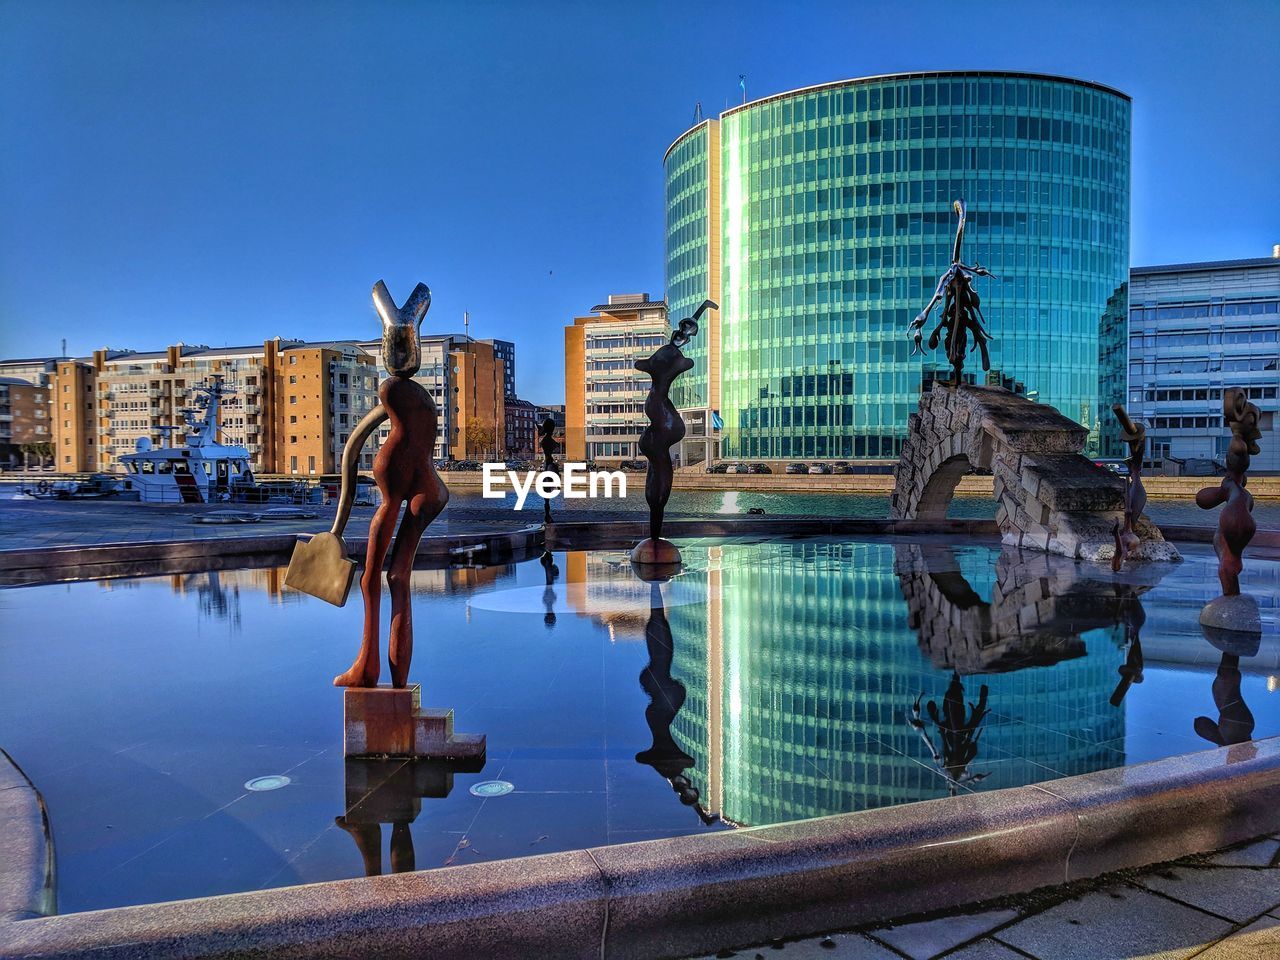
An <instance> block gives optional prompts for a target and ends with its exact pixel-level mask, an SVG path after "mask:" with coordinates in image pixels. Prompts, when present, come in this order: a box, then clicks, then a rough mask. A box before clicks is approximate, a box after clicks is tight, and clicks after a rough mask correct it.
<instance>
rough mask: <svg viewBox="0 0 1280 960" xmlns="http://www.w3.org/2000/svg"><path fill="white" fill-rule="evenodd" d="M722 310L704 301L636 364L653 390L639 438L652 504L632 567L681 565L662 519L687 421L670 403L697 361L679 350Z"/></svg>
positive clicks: (647, 487) (634, 551)
mask: <svg viewBox="0 0 1280 960" xmlns="http://www.w3.org/2000/svg"><path fill="white" fill-rule="evenodd" d="M715 309H719V308H718V307H717V305H716V303H715V302H714V301H712V300H704V301H703V302H702V306H700V307H698V309H697V310H696V311H695V312H694V314H693V316H692V317H686V318H685V319H683V320H681V321H680V325H679V326H678V327H677V328H676V329H675V330H674V331H673V332H672V334H671V339H670V340H669V341H668V342H667V343H664V344H663V345H662V346H660V347H659V348H658V349H657V350H655V351H654V352H653V355H652V356H650V357H648V358H646V359H644V360H637V361H636V369H637V370H639V371H641V372H642V373H647V374H649V377H650V378H651V379H652V381H653V385H652V386H651V387H650V388H649V395H648V396H647V397H646V398H645V401H644V412H645V415H646V416H648V418H649V426H647V427H646V428H645V431H644V433H642V434H640V452H641V453H643V454H644V455H645V457H647V458H648V460H649V473H648V476H646V477H645V481H644V498H645V500H646V501H648V503H649V537H648V539H647V540H642V541H641V542H640V543H638V544H637V545H636V547H635V549H634V550H632V551H631V560H632V562H633V563H658V564H667V563H679V562H680V551H679V550H677V549H676V545H675V544H674V543H671V542H670V541H668V540H663V539H662V515H663V512H664V511H665V510H666V507H667V501H668V500H669V499H671V481H672V477H673V474H674V471H673V469H672V466H671V448H672V447H673V446H674V445H675V444H677V443H679V442H680V441H681V440H682V439H684V420H683V419H682V418H681V417H680V413H679V411H677V410H676V408H675V405H674V404H673V403H672V402H671V397H670V393H671V384H672V383H673V382H674V381H675V379H676V377H678V376H680V374H682V373H684V372H685V371H686V370H690V369H692V368H693V361H692V360H690V359H689V358H688V357H686V356H685V355H684V354H683V353H681V352H680V348H681V347H683V346H684V345H685V344H686V343H688V342H689V341H690V340H691V339H692V338H693V337H694V336H696V335H697V333H698V318H699V317H701V316H702V314H703V313H704V312H705V311H706V310H715Z"/></svg>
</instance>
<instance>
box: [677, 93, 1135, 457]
mask: <svg viewBox="0 0 1280 960" xmlns="http://www.w3.org/2000/svg"><path fill="white" fill-rule="evenodd" d="M715 126H718V127H719V131H718V133H719V139H720V150H719V156H720V167H719V171H718V172H717V171H716V170H715V169H714V164H711V165H708V167H707V173H706V175H705V176H706V180H707V183H706V184H705V187H706V189H704V188H703V185H699V184H696V183H694V182H693V181H694V180H695V179H696V176H697V174H696V173H695V171H696V170H697V169H698V168H697V167H696V165H694V164H693V162H692V160H691V159H690V155H691V154H693V153H696V152H697V149H696V147H695V143H696V141H698V140H699V138H700V137H701V136H702V134H701V133H700V132H698V131H699V130H701V129H704V128H703V127H700V128H695V130H694V131H690V132H689V133H687V134H686V135H685V136H683V137H682V138H681V139H680V140H678V141H677V142H676V144H675V145H674V146H673V147H672V149H671V150H669V151H668V154H667V158H666V170H667V198H668V214H667V284H668V300H669V302H670V305H671V311H672V313H671V315H672V316H673V317H678V316H684V315H687V312H688V311H689V310H691V309H693V308H694V307H696V302H695V300H696V299H698V297H697V294H696V293H694V292H693V291H692V286H693V284H692V283H691V282H690V281H691V278H692V277H693V276H694V272H695V270H696V267H695V266H694V264H695V263H696V261H697V259H698V256H697V255H695V254H693V253H692V252H691V249H690V247H689V243H690V240H689V238H688V237H686V236H685V234H683V233H682V232H681V228H682V227H683V226H684V225H685V224H686V222H687V218H689V217H692V216H693V215H694V214H692V213H691V212H690V211H689V209H688V207H689V206H691V204H690V203H689V198H690V197H692V196H695V195H699V196H700V195H702V194H704V193H705V194H706V195H710V193H711V192H712V188H713V187H714V186H718V189H719V194H720V221H721V230H720V242H719V251H718V252H719V254H720V256H721V271H720V272H721V278H720V279H721V282H720V286H719V294H720V296H719V297H717V298H716V299H718V300H719V302H720V304H721V316H720V326H721V336H720V338H719V344H718V347H719V350H718V352H719V364H718V367H719V374H720V377H721V397H720V409H721V414H722V418H723V422H724V429H723V436H722V442H721V450H720V453H721V455H722V456H725V457H750V458H757V457H758V458H770V457H773V458H789V457H798V458H810V457H817V458H821V457H845V458H855V457H857V458H862V457H866V458H877V457H896V456H897V455H898V452H899V449H900V445H901V442H902V439H903V438H904V436H905V431H906V425H907V417H908V415H909V414H910V413H911V411H912V410H914V408H915V405H916V401H917V399H918V397H919V394H920V391H921V387H922V384H923V383H925V382H926V381H927V380H929V379H931V377H932V376H933V374H934V373H935V372H939V371H943V370H945V369H946V359H945V356H944V355H943V353H942V351H941V349H939V350H938V351H936V352H934V353H932V354H926V355H925V356H924V357H921V356H919V355H917V356H915V357H911V356H909V353H910V347H911V345H910V342H909V340H908V338H907V325H908V324H909V323H910V321H911V319H912V318H913V317H914V316H915V315H916V314H917V313H918V312H919V311H920V309H921V308H922V307H923V306H924V304H925V303H926V302H927V301H928V299H929V297H930V296H931V295H932V292H933V288H934V286H935V284H936V283H937V278H938V276H939V275H940V274H941V273H942V272H943V271H944V270H945V269H946V267H947V265H948V264H949V263H950V258H951V244H952V240H953V237H954V233H955V215H954V213H953V212H952V209H951V203H952V201H953V200H954V199H956V198H958V197H963V198H965V199H966V200H967V201H968V206H969V223H968V227H967V229H966V235H965V245H964V251H963V256H964V258H965V260H966V262H969V263H972V262H974V261H977V262H980V263H982V264H983V265H984V266H987V267H988V268H989V269H990V270H991V271H992V272H993V273H995V274H996V275H997V276H998V277H999V278H1000V279H999V280H998V281H997V280H979V281H978V285H979V286H978V289H979V293H980V295H981V296H982V298H983V310H984V313H985V314H986V318H987V321H988V326H989V329H990V330H991V333H992V334H993V337H994V341H993V343H992V344H991V363H992V370H991V375H990V377H991V380H992V381H993V382H998V383H1003V384H1005V385H1007V386H1010V387H1012V388H1014V389H1021V390H1025V391H1027V392H1028V393H1030V394H1032V395H1033V396H1036V397H1037V398H1038V399H1039V400H1041V401H1042V402H1045V403H1049V404H1052V405H1053V406H1055V407H1057V408H1058V409H1059V410H1060V411H1062V412H1063V413H1064V414H1066V415H1067V416H1070V417H1072V418H1074V419H1076V420H1078V421H1080V422H1082V423H1086V424H1087V425H1088V426H1090V427H1093V426H1094V425H1095V424H1096V423H1097V422H1098V421H1099V420H1100V419H1101V417H1102V415H1103V414H1104V413H1105V412H1106V407H1105V404H1106V403H1110V402H1112V401H1113V399H1114V396H1113V394H1114V388H1115V383H1116V377H1117V376H1118V377H1120V378H1122V377H1123V372H1122V371H1123V359H1124V358H1123V355H1122V353H1121V354H1117V353H1116V352H1115V351H1114V350H1112V349H1108V345H1107V344H1106V343H1104V342H1102V341H1103V340H1105V339H1115V338H1114V336H1112V337H1110V338H1107V337H1106V335H1105V333H1104V327H1105V326H1106V324H1107V317H1108V316H1114V315H1116V314H1118V313H1120V310H1119V309H1118V308H1120V306H1121V305H1120V303H1119V302H1118V301H1119V300H1121V299H1123V298H1124V296H1125V283H1126V281H1127V277H1128V255H1129V242H1128V236H1129V130H1130V103H1129V100H1128V98H1127V97H1125V96H1124V95H1123V94H1119V93H1117V92H1115V91H1111V90H1108V89H1106V88H1104V87H1100V86H1097V85H1094V84H1089V83H1084V82H1081V81H1075V80H1069V79H1062V78H1055V77H1044V76H1032V75H1025V74H1004V73H994V74H988V73H936V74H934V73H930V74H909V75H900V76H892V77H878V78H871V79H865V80H851V81H845V82H841V83H836V84H830V85H826V86H821V87H815V88H810V89H805V90H799V91H795V92H792V93H788V94H782V95H779V96H775V97H771V98H767V99H765V100H761V101H758V102H756V103H751V104H746V105H744V106H741V107H737V108H735V109H733V110H730V111H727V112H726V113H725V114H723V115H722V117H721V119H720V120H719V121H718V122H717V121H711V122H710V124H709V125H707V128H709V127H715ZM717 177H718V183H717V182H716V181H717ZM682 205H683V206H682ZM673 207H674V208H675V209H674V210H673ZM682 211H683V212H682ZM710 246H711V247H712V248H713V249H714V247H715V244H714V243H711V244H710ZM713 296H714V294H713ZM1109 301H1110V302H1109ZM935 318H936V313H935ZM935 322H936V319H935ZM927 332H928V331H926V334H927ZM702 349H704V350H705V349H707V348H706V347H703V348H702ZM711 352H712V353H714V352H716V351H715V347H714V346H713V347H712V348H711ZM695 362H696V361H695ZM1105 363H1109V364H1112V365H1119V368H1120V371H1121V372H1119V373H1116V372H1115V371H1108V370H1105V369H1103V366H1104V364H1105ZM712 366H714V361H711V362H705V363H702V364H699V365H696V366H695V369H694V370H693V371H691V372H690V374H688V375H687V377H686V380H687V381H688V382H687V383H685V384H684V385H683V390H684V391H685V392H684V395H683V397H682V400H683V399H688V400H689V401H690V405H692V401H694V400H696V399H697V398H698V397H699V396H700V394H699V391H700V390H705V387H703V386H701V384H702V383H703V382H705V381H707V380H708V379H709V378H710V377H711V376H712V372H711V369H710V368H711V367H712ZM966 374H969V375H975V374H976V376H978V377H982V376H983V374H982V372H981V369H980V367H978V364H977V358H976V357H975V358H973V359H972V360H970V362H969V364H968V365H967V367H966ZM996 378H998V379H996ZM1104 383H1105V384H1106V385H1105V386H1104ZM1104 391H1105V393H1104Z"/></svg>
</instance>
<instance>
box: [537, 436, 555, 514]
mask: <svg viewBox="0 0 1280 960" xmlns="http://www.w3.org/2000/svg"><path fill="white" fill-rule="evenodd" d="M538 436H539V437H541V438H542V439H541V440H539V441H538V446H540V447H542V469H543V470H547V471H551V472H554V471H555V469H556V456H555V455H556V451H557V450H559V449H560V444H559V443H557V442H556V422H555V420H554V419H553V418H551V417H547V418H546V419H545V420H543V421H542V423H541V424H540V425H539V427H538ZM542 522H543V523H550V522H551V498H550V497H543V498H542Z"/></svg>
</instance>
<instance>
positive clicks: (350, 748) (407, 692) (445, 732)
mask: <svg viewBox="0 0 1280 960" xmlns="http://www.w3.org/2000/svg"><path fill="white" fill-rule="evenodd" d="M342 705H343V753H344V754H345V755H346V756H348V757H423V758H427V759H432V760H476V759H482V758H483V757H484V755H485V736H484V734H482V733H481V734H467V733H454V732H453V711H452V710H449V709H440V708H435V707H423V706H422V692H421V686H420V685H419V684H416V683H414V684H410V685H409V686H407V687H403V688H399V689H397V688H395V687H390V686H378V687H347V688H346V689H345V690H344V692H343V698H342Z"/></svg>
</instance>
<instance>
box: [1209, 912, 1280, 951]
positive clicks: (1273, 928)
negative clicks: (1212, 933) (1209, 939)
mask: <svg viewBox="0 0 1280 960" xmlns="http://www.w3.org/2000/svg"><path fill="white" fill-rule="evenodd" d="M1276 957H1280V918H1277V917H1271V916H1267V917H1262V918H1261V919H1259V920H1257V921H1255V922H1253V923H1251V924H1249V926H1247V927H1245V928H1244V929H1243V930H1237V931H1236V932H1235V933H1233V934H1232V935H1231V936H1229V937H1227V939H1225V940H1223V941H1222V942H1221V943H1216V944H1214V945H1213V946H1212V947H1210V948H1209V949H1208V950H1206V951H1205V952H1204V953H1202V954H1200V955H1199V956H1198V957H1196V960H1275V958H1276Z"/></svg>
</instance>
